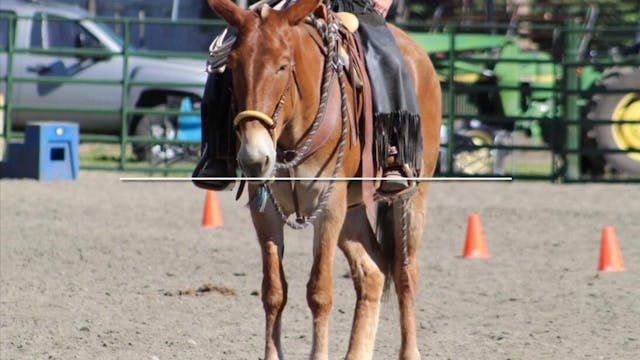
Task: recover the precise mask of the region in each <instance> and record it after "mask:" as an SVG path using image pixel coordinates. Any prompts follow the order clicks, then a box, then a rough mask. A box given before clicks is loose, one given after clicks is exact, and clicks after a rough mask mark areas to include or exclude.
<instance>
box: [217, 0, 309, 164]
mask: <svg viewBox="0 0 640 360" xmlns="http://www.w3.org/2000/svg"><path fill="white" fill-rule="evenodd" d="M208 2H209V5H210V6H211V7H212V8H213V10H214V11H215V12H216V13H218V15H220V16H221V17H222V18H223V19H225V21H226V22H227V23H228V24H229V25H231V26H232V27H234V28H236V29H237V30H238V37H237V40H236V43H235V44H234V47H233V49H232V51H231V53H230V54H229V60H228V66H229V67H230V69H231V72H232V74H233V94H234V99H235V105H236V109H237V111H238V116H237V117H236V118H235V120H234V125H235V127H236V130H237V132H238V135H239V137H240V141H241V143H240V149H239V151H238V155H237V160H238V165H239V166H240V168H241V170H242V171H243V173H244V174H245V175H246V176H247V177H269V176H271V174H272V172H273V169H274V165H275V162H276V144H277V143H278V138H279V137H280V135H281V134H282V129H283V128H284V127H285V126H286V124H287V122H288V121H289V120H290V119H291V118H292V117H293V113H294V108H295V102H296V97H298V96H299V94H298V93H297V92H296V88H297V84H296V79H295V78H294V77H295V74H294V70H293V69H294V64H295V62H294V51H293V50H294V45H293V44H292V41H291V39H292V37H293V36H292V35H293V28H294V27H295V26H296V25H297V24H299V23H300V22H302V21H303V20H304V18H305V17H306V16H307V15H308V14H309V13H311V12H312V11H313V10H314V9H315V8H316V7H317V6H318V4H319V3H320V0H299V1H297V2H296V3H295V4H293V5H291V6H290V7H288V8H286V9H283V10H282V11H278V10H273V9H270V8H268V7H267V6H266V5H265V6H263V7H262V8H260V9H258V10H257V11H250V10H244V9H241V8H240V7H238V6H237V5H236V4H234V3H233V2H232V1H231V0H208Z"/></svg>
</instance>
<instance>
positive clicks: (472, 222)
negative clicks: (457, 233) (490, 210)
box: [462, 213, 490, 259]
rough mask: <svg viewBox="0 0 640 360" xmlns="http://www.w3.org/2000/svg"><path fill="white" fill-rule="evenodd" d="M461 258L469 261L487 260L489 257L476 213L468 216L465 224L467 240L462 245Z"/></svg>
mask: <svg viewBox="0 0 640 360" xmlns="http://www.w3.org/2000/svg"><path fill="white" fill-rule="evenodd" d="M462 256H463V257H465V258H471V259H487V258H489V257H490V255H489V252H488V251H487V244H486V242H485V240H484V233H483V232H482V224H481V223H480V216H479V215H478V214H476V213H472V214H471V215H469V222H468V223H467V240H466V242H465V244H464V252H463V253H462Z"/></svg>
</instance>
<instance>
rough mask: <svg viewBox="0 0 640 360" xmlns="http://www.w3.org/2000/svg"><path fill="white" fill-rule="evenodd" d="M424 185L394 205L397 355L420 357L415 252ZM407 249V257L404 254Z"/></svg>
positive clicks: (408, 359) (423, 209)
mask: <svg viewBox="0 0 640 360" xmlns="http://www.w3.org/2000/svg"><path fill="white" fill-rule="evenodd" d="M426 197H427V186H426V184H421V185H420V189H419V190H418V192H417V193H416V194H415V195H414V196H413V197H412V199H411V200H408V201H407V202H406V208H402V206H401V204H402V203H401V202H398V203H397V204H396V205H395V207H394V214H395V218H396V234H397V235H396V239H397V240H396V242H395V256H394V260H393V264H392V266H391V272H392V275H393V282H394V285H395V289H396V294H397V296H398V305H399V307H400V332H401V339H402V340H401V345H400V359H403V360H415V359H420V352H419V351H418V343H417V341H416V317H415V301H416V295H417V285H418V264H417V261H416V255H417V250H418V245H419V244H420V239H421V238H422V233H423V228H424V221H425V216H426ZM403 213H404V214H405V215H406V216H405V219H404V224H405V225H406V237H407V238H406V240H407V241H406V244H404V243H403V241H402V227H403V221H402V219H401V216H402V214H403ZM403 253H406V257H405V256H404V255H403Z"/></svg>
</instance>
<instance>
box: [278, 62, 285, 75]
mask: <svg viewBox="0 0 640 360" xmlns="http://www.w3.org/2000/svg"><path fill="white" fill-rule="evenodd" d="M285 70H287V64H283V65H280V67H279V68H278V71H276V74H280V73H281V72H283V71H285Z"/></svg>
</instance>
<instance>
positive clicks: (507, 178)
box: [120, 176, 513, 182]
mask: <svg viewBox="0 0 640 360" xmlns="http://www.w3.org/2000/svg"><path fill="white" fill-rule="evenodd" d="M384 179H385V178H382V177H341V178H331V177H279V178H276V177H252V178H249V177H121V178H120V181H125V182H130V181H152V182H171V181H193V180H198V181H240V180H246V181H292V180H296V181H377V180H384ZM406 179H407V180H415V181H512V180H513V178H512V177H510V176H497V177H417V178H406Z"/></svg>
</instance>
